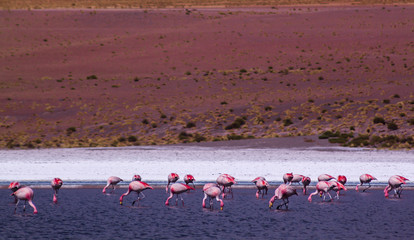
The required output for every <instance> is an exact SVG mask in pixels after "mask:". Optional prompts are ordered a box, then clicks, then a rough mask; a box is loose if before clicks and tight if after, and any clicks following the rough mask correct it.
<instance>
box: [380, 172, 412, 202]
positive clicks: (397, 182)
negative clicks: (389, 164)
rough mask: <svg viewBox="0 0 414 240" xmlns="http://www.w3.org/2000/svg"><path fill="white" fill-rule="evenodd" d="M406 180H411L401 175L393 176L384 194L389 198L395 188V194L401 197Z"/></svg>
mask: <svg viewBox="0 0 414 240" xmlns="http://www.w3.org/2000/svg"><path fill="white" fill-rule="evenodd" d="M406 181H410V180H409V179H408V178H405V177H403V176H400V175H394V176H391V177H390V179H389V180H388V186H387V187H385V189H384V196H385V197H386V198H388V193H389V192H390V191H391V190H393V189H394V196H398V197H399V198H401V193H402V191H403V188H402V186H401V185H403V184H405V183H406Z"/></svg>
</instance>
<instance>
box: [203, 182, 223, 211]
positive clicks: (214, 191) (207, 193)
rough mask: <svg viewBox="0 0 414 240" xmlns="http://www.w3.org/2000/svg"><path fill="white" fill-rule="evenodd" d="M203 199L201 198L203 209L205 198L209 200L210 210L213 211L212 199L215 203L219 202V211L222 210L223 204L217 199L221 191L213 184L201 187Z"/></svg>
mask: <svg viewBox="0 0 414 240" xmlns="http://www.w3.org/2000/svg"><path fill="white" fill-rule="evenodd" d="M203 192H204V198H203V208H205V207H206V199H207V197H208V198H209V199H210V201H209V202H210V209H213V199H214V198H215V199H216V201H217V202H220V210H223V207H224V202H223V200H221V199H220V198H219V196H220V193H221V189H220V188H219V187H218V186H217V185H216V184H214V183H207V184H205V185H204V187H203Z"/></svg>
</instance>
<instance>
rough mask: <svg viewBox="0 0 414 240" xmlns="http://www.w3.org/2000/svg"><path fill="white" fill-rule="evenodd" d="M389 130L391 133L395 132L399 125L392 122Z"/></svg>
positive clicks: (388, 126) (388, 125)
mask: <svg viewBox="0 0 414 240" xmlns="http://www.w3.org/2000/svg"><path fill="white" fill-rule="evenodd" d="M387 128H388V129H389V130H391V131H394V130H397V129H398V125H397V124H396V123H394V122H390V123H388V124H387Z"/></svg>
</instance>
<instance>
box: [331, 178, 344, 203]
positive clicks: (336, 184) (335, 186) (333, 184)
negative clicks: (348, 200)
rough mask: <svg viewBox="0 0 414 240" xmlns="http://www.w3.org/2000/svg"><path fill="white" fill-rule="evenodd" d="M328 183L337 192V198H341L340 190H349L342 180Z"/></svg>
mask: <svg viewBox="0 0 414 240" xmlns="http://www.w3.org/2000/svg"><path fill="white" fill-rule="evenodd" d="M328 183H329V184H330V185H331V190H332V191H335V192H336V196H335V197H336V199H339V191H341V189H343V190H345V191H346V190H347V189H346V187H345V186H344V185H343V184H342V183H340V182H337V181H329V182H328Z"/></svg>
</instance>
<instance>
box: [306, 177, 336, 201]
mask: <svg viewBox="0 0 414 240" xmlns="http://www.w3.org/2000/svg"><path fill="white" fill-rule="evenodd" d="M332 187H333V185H331V184H330V182H328V181H320V182H318V183H317V184H316V191H315V192H313V193H311V194H310V195H309V197H308V201H309V202H312V196H313V195H316V194H318V193H319V196H320V197H322V195H323V201H325V197H326V196H325V195H326V194H328V196H329V198H330V201H332V196H331V194H329V190H331V189H332Z"/></svg>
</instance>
